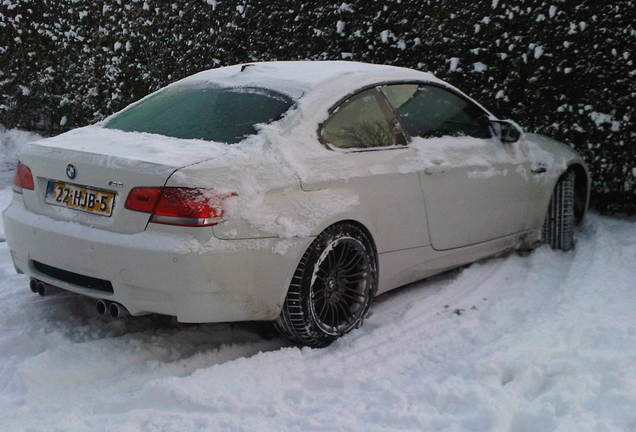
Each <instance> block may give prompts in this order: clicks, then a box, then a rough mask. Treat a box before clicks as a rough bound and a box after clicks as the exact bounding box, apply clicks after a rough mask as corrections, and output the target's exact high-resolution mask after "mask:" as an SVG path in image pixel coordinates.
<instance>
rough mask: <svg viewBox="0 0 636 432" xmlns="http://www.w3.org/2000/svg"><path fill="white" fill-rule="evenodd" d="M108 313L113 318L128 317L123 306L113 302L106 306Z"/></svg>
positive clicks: (126, 310)
mask: <svg viewBox="0 0 636 432" xmlns="http://www.w3.org/2000/svg"><path fill="white" fill-rule="evenodd" d="M108 313H109V314H110V316H111V317H113V318H124V317H126V316H128V315H130V313H129V312H128V309H126V308H125V307H124V306H123V305H120V304H119V303H114V302H113V303H110V304H109V305H108Z"/></svg>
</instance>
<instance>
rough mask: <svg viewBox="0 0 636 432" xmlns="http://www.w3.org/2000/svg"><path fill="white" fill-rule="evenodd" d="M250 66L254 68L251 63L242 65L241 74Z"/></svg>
mask: <svg viewBox="0 0 636 432" xmlns="http://www.w3.org/2000/svg"><path fill="white" fill-rule="evenodd" d="M250 66H254V65H253V64H252V63H248V64H244V65H243V66H241V72H243V71H244V70H245V69H247V68H248V67H250Z"/></svg>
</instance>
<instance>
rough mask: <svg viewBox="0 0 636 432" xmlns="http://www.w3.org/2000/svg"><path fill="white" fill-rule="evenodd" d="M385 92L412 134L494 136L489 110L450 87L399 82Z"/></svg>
mask: <svg viewBox="0 0 636 432" xmlns="http://www.w3.org/2000/svg"><path fill="white" fill-rule="evenodd" d="M382 91H383V93H384V94H385V95H386V97H387V99H388V100H389V102H390V103H391V105H392V106H393V108H394V109H395V111H396V114H397V116H398V118H399V120H400V123H401V124H402V127H403V128H404V129H405V131H406V132H407V133H408V134H409V135H411V136H414V137H415V136H418V137H424V138H430V137H441V136H470V137H475V138H490V137H491V136H492V134H491V132H490V127H489V125H488V121H487V118H486V113H485V112H484V111H483V110H482V109H481V108H479V107H478V106H477V105H475V104H473V103H472V102H470V101H468V100H465V99H464V98H462V97H460V96H457V95H455V94H454V93H451V92H450V91H448V90H444V89H442V88H439V87H437V86H427V85H418V84H398V85H391V86H385V87H383V88H382Z"/></svg>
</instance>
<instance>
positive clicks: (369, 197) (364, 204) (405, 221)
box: [296, 87, 430, 253]
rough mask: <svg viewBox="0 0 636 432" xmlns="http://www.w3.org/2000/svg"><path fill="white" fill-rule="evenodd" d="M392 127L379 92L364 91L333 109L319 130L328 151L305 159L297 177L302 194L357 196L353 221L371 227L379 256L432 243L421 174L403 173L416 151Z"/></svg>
mask: <svg viewBox="0 0 636 432" xmlns="http://www.w3.org/2000/svg"><path fill="white" fill-rule="evenodd" d="M395 125H396V121H395V118H394V117H393V111H392V109H391V108H390V106H389V105H388V103H387V102H386V99H385V98H384V97H383V96H382V94H381V93H380V91H379V90H378V89H377V88H375V87H371V88H368V89H363V90H361V91H359V92H358V93H356V94H353V95H352V96H350V97H348V98H346V99H345V100H343V101H341V102H340V103H337V104H336V105H335V106H334V108H332V109H331V112H330V115H329V117H328V118H327V120H326V121H325V122H323V123H322V125H321V126H320V128H319V138H320V141H321V142H322V144H323V145H324V146H326V147H327V148H329V149H330V150H331V151H325V152H318V153H315V154H311V155H310V156H306V159H304V160H303V166H304V167H305V169H303V170H302V172H300V173H299V175H300V177H301V184H302V188H303V189H304V190H305V191H318V190H328V191H331V192H332V193H333V194H334V195H339V194H343V193H344V194H351V196H355V201H357V208H356V210H355V214H352V215H351V217H352V218H355V219H356V220H359V221H361V222H362V223H363V224H365V225H367V226H368V227H369V229H370V230H371V231H372V234H373V236H374V240H375V242H376V246H377V248H378V252H380V253H383V252H389V251H395V250H401V249H409V248H416V247H421V246H425V245H428V244H430V243H429V239H428V228H427V226H426V216H425V210H424V200H423V198H422V192H421V187H420V181H419V176H418V174H417V173H416V172H408V173H405V172H403V170H402V167H403V166H405V165H406V164H407V163H408V162H409V161H410V160H411V159H412V158H413V154H414V152H413V150H412V149H411V148H409V147H408V146H406V145H405V137H404V135H403V134H402V132H401V130H398V129H396V127H395ZM296 157H298V158H304V157H305V156H304V155H302V154H298V155H297V156H296Z"/></svg>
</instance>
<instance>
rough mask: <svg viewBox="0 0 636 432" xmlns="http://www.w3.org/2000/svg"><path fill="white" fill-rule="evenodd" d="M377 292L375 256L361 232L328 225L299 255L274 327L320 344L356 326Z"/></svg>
mask: <svg viewBox="0 0 636 432" xmlns="http://www.w3.org/2000/svg"><path fill="white" fill-rule="evenodd" d="M376 290H377V256H376V252H375V248H374V246H373V243H372V241H371V239H370V237H369V235H368V234H367V232H366V231H365V230H363V229H362V228H361V227H359V226H358V225H356V224H352V223H341V224H337V225H333V226H331V227H329V228H327V229H326V230H325V231H324V232H323V233H322V234H320V235H319V236H318V237H317V238H316V239H315V240H314V241H313V242H312V244H311V245H310V246H309V248H308V249H307V251H306V252H305V254H304V255H303V257H302V259H301V260H300V263H299V264H298V267H297V269H296V272H295V274H294V277H293V278H292V282H291V284H290V287H289V291H288V293H287V298H286V299H285V304H284V305H283V311H282V313H281V316H280V317H279V319H278V320H277V321H276V327H277V328H278V330H279V331H280V332H281V333H282V334H283V335H284V336H286V337H288V338H289V339H291V340H292V341H294V342H296V343H299V344H302V345H308V346H313V347H323V346H326V345H328V344H330V343H331V342H332V341H333V340H335V339H336V338H338V337H340V336H342V335H344V334H346V333H348V332H349V331H351V330H353V329H354V328H356V327H358V326H360V325H361V324H362V321H363V320H364V317H365V315H366V313H367V311H368V310H369V307H370V305H371V302H372V300H373V297H374V296H375V293H376Z"/></svg>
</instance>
